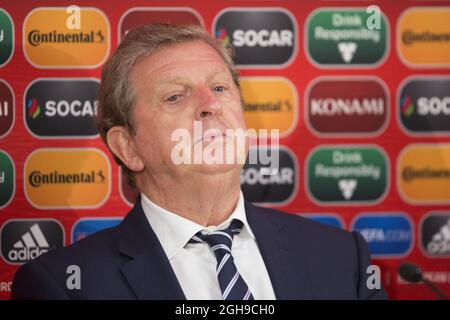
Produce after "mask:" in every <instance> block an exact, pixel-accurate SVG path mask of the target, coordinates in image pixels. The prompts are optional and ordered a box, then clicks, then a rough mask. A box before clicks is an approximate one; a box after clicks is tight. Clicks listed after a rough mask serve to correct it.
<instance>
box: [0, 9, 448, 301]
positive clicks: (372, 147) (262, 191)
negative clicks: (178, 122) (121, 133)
mask: <svg viewBox="0 0 450 320" xmlns="http://www.w3.org/2000/svg"><path fill="white" fill-rule="evenodd" d="M73 4H75V5H78V6H79V7H80V11H79V12H80V16H79V17H80V20H79V21H80V22H81V23H80V25H77V24H76V17H75V16H74V15H73V14H74V11H73V10H72V8H70V7H69V8H68V6H70V5H73ZM67 9H68V10H67ZM158 21H159V22H172V23H195V24H198V25H201V26H203V27H205V28H206V29H207V30H208V31H209V32H211V33H212V34H214V36H215V37H217V38H218V39H220V41H221V42H222V44H224V45H228V44H229V45H232V46H233V47H234V49H235V51H236V63H237V65H238V68H239V70H240V73H241V76H242V95H243V100H244V106H243V107H244V113H245V117H246V120H247V122H248V124H249V126H250V127H251V128H254V129H257V130H260V129H266V130H271V129H279V131H280V140H279V141H280V148H279V149H277V150H275V149H273V148H271V147H264V148H258V147H257V146H256V145H255V146H253V147H252V149H251V155H257V154H259V153H260V152H263V153H264V152H266V153H268V154H269V153H270V154H277V155H278V156H279V161H278V163H277V167H276V169H278V170H275V171H273V169H274V168H273V167H270V166H269V165H267V163H259V162H256V163H248V164H247V165H246V166H245V167H244V169H243V170H242V174H241V185H242V190H243V191H244V193H245V196H246V197H247V199H249V200H251V201H252V202H254V203H257V204H260V205H263V206H268V207H273V208H279V209H282V210H285V211H288V212H290V213H292V214H296V215H301V216H305V217H307V218H310V219H313V220H315V221H318V222H320V223H324V224H327V225H330V226H332V227H335V228H344V229H347V230H352V231H353V230H355V231H358V232H360V233H361V234H362V235H363V236H364V237H365V239H366V240H367V241H368V242H369V247H370V249H371V253H372V257H373V259H374V261H375V263H376V264H378V265H379V266H380V267H381V271H382V280H383V282H384V284H385V287H386V289H387V291H388V292H389V294H390V296H391V297H392V298H393V299H421V298H423V299H433V298H434V295H433V293H432V292H430V291H429V290H428V289H427V288H425V287H424V286H423V285H420V284H419V285H411V284H407V283H405V282H404V281H402V279H401V278H399V276H397V269H398V267H399V265H400V264H401V263H403V262H405V261H410V262H415V263H417V264H419V265H420V266H421V267H422V269H423V271H424V273H425V276H426V277H428V278H429V279H430V280H432V281H434V282H436V283H437V284H438V285H440V286H441V287H442V289H443V290H444V291H445V292H446V293H447V294H450V1H446V0H440V1H433V0H429V1H425V0H424V1H413V0H395V1H394V0H385V1H381V0H380V1H363V0H361V1H357V0H354V1H353V0H279V1H277V0H270V1H263V0H261V1H258V0H255V1H237V0H236V1H235V0H226V1H225V0H224V1H220V0H218V1H200V0H191V1H181V0H180V1H177V0H174V1H158V0H155V1H151V2H148V1H147V2H143V1H139V0H127V1H117V3H116V2H115V3H114V6H112V5H111V1H106V0H93V1H87V0H78V1H65V0H63V1H39V0H37V1H25V0H16V1H2V2H1V3H0V248H1V254H0V299H7V298H8V297H9V294H10V290H11V280H12V278H13V276H14V273H15V271H16V270H17V267H18V266H19V265H21V264H23V263H25V262H27V261H30V260H32V259H34V258H35V257H37V256H39V255H40V254H43V253H44V252H47V251H49V250H52V249H53V248H55V247H60V246H64V245H69V244H72V243H73V242H76V241H79V240H80V239H82V238H84V237H86V236H88V235H89V234H91V233H93V232H96V231H98V230H101V229H104V228H108V227H113V226H115V225H117V224H118V223H120V221H121V219H122V218H123V216H124V215H125V214H126V212H127V211H128V210H129V209H130V208H131V205H132V203H133V202H134V200H135V198H136V192H135V191H133V190H131V189H130V188H128V187H127V186H126V181H125V179H124V178H123V177H122V175H121V173H120V170H119V168H118V166H117V165H116V164H115V163H114V161H113V159H112V157H111V155H110V154H109V152H108V150H107V149H106V147H105V146H104V145H103V143H102V142H101V141H100V138H99V135H98V132H97V131H96V129H95V127H94V126H93V125H92V119H93V117H94V115H95V113H96V106H97V101H96V94H97V91H98V88H99V81H100V74H101V67H102V65H103V64H104V62H105V61H106V59H107V57H108V56H109V55H110V54H111V53H112V51H113V50H114V48H116V47H117V44H118V42H119V41H120V38H121V36H123V35H124V34H125V33H126V32H127V31H128V30H130V29H132V28H134V27H136V26H138V25H140V24H143V23H146V22H158ZM270 173H271V174H270ZM332 245H333V244H330V246H332Z"/></svg>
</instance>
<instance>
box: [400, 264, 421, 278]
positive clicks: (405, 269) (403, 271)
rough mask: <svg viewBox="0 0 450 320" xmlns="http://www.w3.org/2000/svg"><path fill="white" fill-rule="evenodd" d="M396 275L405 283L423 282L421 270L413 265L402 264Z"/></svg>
mask: <svg viewBox="0 0 450 320" xmlns="http://www.w3.org/2000/svg"><path fill="white" fill-rule="evenodd" d="M398 274H399V275H400V276H401V277H402V278H403V279H404V280H406V281H408V282H411V283H417V282H420V281H422V280H423V275H422V270H421V269H420V268H419V267H418V266H416V265H415V264H413V263H409V262H406V263H403V264H402V265H400V267H399V268H398Z"/></svg>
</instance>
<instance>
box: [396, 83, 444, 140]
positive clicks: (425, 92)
mask: <svg viewBox="0 0 450 320" xmlns="http://www.w3.org/2000/svg"><path fill="white" fill-rule="evenodd" d="M397 116H398V119H399V121H400V124H401V126H400V127H402V128H403V129H405V131H406V133H407V134H410V135H413V136H414V135H417V136H419V135H422V136H424V135H435V134H437V133H438V134H445V135H449V134H450V77H447V76H425V77H424V76H422V77H411V78H408V79H407V80H406V81H404V83H403V84H402V85H400V89H399V94H398V98H397Z"/></svg>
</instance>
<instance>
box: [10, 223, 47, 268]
mask: <svg viewBox="0 0 450 320" xmlns="http://www.w3.org/2000/svg"><path fill="white" fill-rule="evenodd" d="M49 249H50V246H49V244H48V242H47V239H45V237H44V234H43V233H42V231H41V228H39V225H38V224H37V223H35V224H33V225H32V226H31V227H30V231H28V232H26V233H25V234H23V235H22V239H21V240H19V241H17V242H16V243H14V245H13V248H12V249H11V250H10V251H9V252H8V258H9V259H10V260H11V261H15V262H27V261H30V260H33V259H34V258H36V257H38V256H40V255H41V254H43V253H45V252H47V251H48V250H49Z"/></svg>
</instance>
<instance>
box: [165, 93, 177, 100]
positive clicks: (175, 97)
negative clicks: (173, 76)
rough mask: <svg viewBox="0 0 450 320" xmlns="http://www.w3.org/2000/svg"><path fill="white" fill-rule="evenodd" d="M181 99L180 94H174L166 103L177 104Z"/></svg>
mask: <svg viewBox="0 0 450 320" xmlns="http://www.w3.org/2000/svg"><path fill="white" fill-rule="evenodd" d="M179 97H180V95H179V94H174V95H173V96H170V97H169V98H168V99H167V100H166V101H167V102H175V101H177V100H178V98H179Z"/></svg>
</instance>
